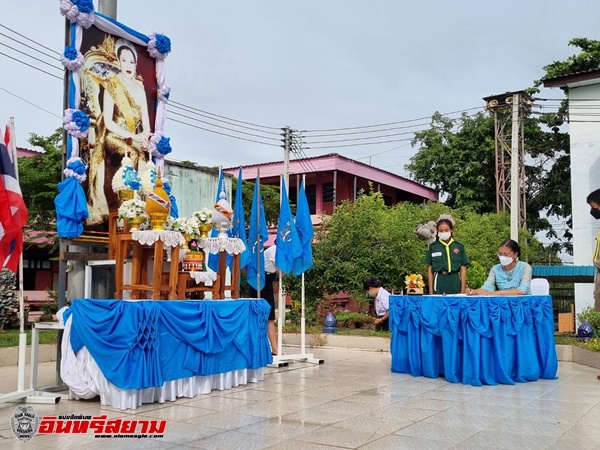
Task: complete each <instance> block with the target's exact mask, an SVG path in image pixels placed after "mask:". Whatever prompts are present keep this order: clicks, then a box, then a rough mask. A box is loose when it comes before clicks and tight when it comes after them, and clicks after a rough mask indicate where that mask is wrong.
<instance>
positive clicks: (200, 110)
mask: <svg viewBox="0 0 600 450" xmlns="http://www.w3.org/2000/svg"><path fill="white" fill-rule="evenodd" d="M169 103H173V104H175V105H179V106H184V107H187V108H190V109H192V110H194V111H198V112H201V113H205V114H210V115H211V116H215V117H219V118H221V119H228V120H232V121H234V122H239V123H243V124H246V125H253V126H255V127H260V128H266V129H269V130H281V128H278V127H270V126H267V125H260V124H257V123H252V122H244V121H243V120H238V119H232V118H231V117H226V116H220V115H219V114H215V113H211V112H209V111H204V110H202V109H198V108H194V107H192V106H187V105H184V104H183V103H178V102H176V101H173V100H169Z"/></svg>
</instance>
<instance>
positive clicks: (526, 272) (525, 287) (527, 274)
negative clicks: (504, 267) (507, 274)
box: [517, 264, 532, 294]
mask: <svg viewBox="0 0 600 450" xmlns="http://www.w3.org/2000/svg"><path fill="white" fill-rule="evenodd" d="M531 277H532V270H531V266H530V265H529V264H527V265H526V266H525V268H524V269H523V278H521V284H519V287H518V288H517V289H518V290H520V291H521V292H522V293H523V294H527V293H528V292H529V286H530V285H531Z"/></svg>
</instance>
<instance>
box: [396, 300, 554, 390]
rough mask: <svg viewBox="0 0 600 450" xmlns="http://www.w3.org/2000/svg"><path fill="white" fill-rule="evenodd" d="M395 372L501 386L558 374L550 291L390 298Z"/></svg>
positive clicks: (479, 384) (454, 381)
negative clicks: (547, 293)
mask: <svg viewBox="0 0 600 450" xmlns="http://www.w3.org/2000/svg"><path fill="white" fill-rule="evenodd" d="M389 321H390V331H392V341H391V353H392V372H400V373H409V374H411V375H413V376H425V377H429V378H436V377H438V376H440V375H443V376H444V377H445V378H446V380H447V381H450V382H452V383H463V384H470V385H473V386H481V385H482V384H488V385H497V384H499V383H503V384H515V382H526V381H535V380H537V379H539V378H545V379H555V378H556V372H557V370H558V359H557V355H556V347H555V344H554V317H553V314H552V298H551V297H550V296H549V295H523V296H505V297H500V296H464V295H458V296H436V295H424V296H417V295H408V296H397V295H392V296H390V318H389Z"/></svg>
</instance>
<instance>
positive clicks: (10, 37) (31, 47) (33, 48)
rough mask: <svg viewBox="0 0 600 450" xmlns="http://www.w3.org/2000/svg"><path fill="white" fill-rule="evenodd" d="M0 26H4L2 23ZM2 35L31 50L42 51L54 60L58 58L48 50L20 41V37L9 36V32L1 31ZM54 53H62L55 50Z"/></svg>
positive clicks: (41, 52) (0, 34)
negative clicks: (47, 51)
mask: <svg viewBox="0 0 600 450" xmlns="http://www.w3.org/2000/svg"><path fill="white" fill-rule="evenodd" d="M0 26H2V25H0ZM0 36H4V37H6V38H8V39H10V40H11V41H14V42H17V43H18V44H20V45H22V46H23V47H27V48H29V49H31V50H33V51H36V52H38V53H40V54H42V55H44V56H46V57H48V58H52V59H54V60H57V58H56V56H54V55H49V54H48V53H46V52H44V51H42V50H40V49H39V48H35V47H34V46H32V45H29V44H26V43H25V42H21V41H19V40H18V39H15V38H14V37H12V36H9V35H8V34H4V33H0ZM54 53H56V54H58V55H60V53H58V52H54Z"/></svg>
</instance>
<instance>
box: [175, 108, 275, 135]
mask: <svg viewBox="0 0 600 450" xmlns="http://www.w3.org/2000/svg"><path fill="white" fill-rule="evenodd" d="M169 112H170V113H171V114H175V115H177V116H180V117H185V118H186V119H190V120H194V121H196V122H200V123H205V124H207V125H210V126H213V127H217V128H222V129H224V130H227V131H232V132H234V133H240V134H246V135H248V136H254V137H259V138H262V139H270V140H272V141H281V139H276V138H272V137H268V136H261V135H259V134H254V133H248V132H247V131H238V130H236V129H233V128H228V127H224V126H222V125H215V124H212V123H210V122H206V121H205V120H200V119H196V118H195V117H190V116H186V115H185V114H181V113H178V112H176V111H173V110H169Z"/></svg>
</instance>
